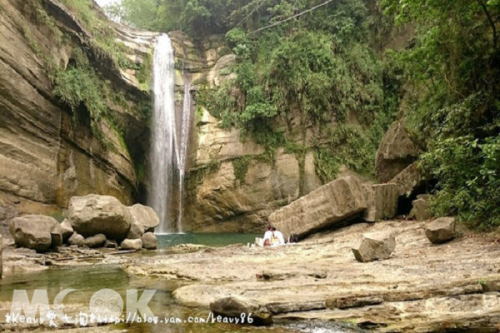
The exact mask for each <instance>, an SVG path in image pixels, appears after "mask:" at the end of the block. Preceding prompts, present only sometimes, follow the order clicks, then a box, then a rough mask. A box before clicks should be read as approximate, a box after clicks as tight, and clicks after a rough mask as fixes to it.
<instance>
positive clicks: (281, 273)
mask: <svg viewBox="0 0 500 333" xmlns="http://www.w3.org/2000/svg"><path fill="white" fill-rule="evenodd" d="M425 227H426V224H425V223H424V222H415V221H412V222H401V221H386V222H380V223H377V224H372V223H360V224H355V225H352V226H349V227H347V228H344V229H342V230H338V231H335V232H330V233H323V234H321V235H315V236H314V237H312V238H311V239H308V240H306V241H303V242H300V243H298V244H295V245H287V246H281V247H275V248H248V247H246V246H243V245H242V246H230V247H223V248H205V249H203V248H200V249H199V250H198V251H196V252H191V253H177V254H176V253H169V254H165V255H163V254H159V255H157V256H155V257H154V258H152V259H151V260H149V261H148V262H141V261H131V262H127V261H122V265H123V267H124V268H125V270H126V271H127V272H129V273H131V274H135V275H144V276H156V277H158V278H163V279H170V280H173V281H179V283H180V285H182V286H181V287H180V288H178V289H176V290H175V291H174V293H173V295H174V297H175V299H176V301H177V302H178V303H179V304H181V305H184V306H192V307H202V308H206V309H208V308H210V307H211V305H210V304H213V303H214V302H217V301H218V300H221V299H225V298H227V297H240V298H243V299H246V300H252V306H253V307H257V308H259V309H266V310H265V311H269V313H270V314H272V318H273V322H274V323H280V322H287V321H290V320H322V321H336V322H339V323H341V322H349V323H351V324H353V325H355V326H357V327H359V328H361V329H374V330H376V331H380V332H405V331H407V332H410V331H411V332H415V331H418V332H433V331H440V330H442V329H443V327H446V328H447V329H448V330H449V331H453V330H454V329H459V328H462V329H463V328H467V329H469V331H477V330H487V331H488V330H489V331H497V330H498V327H499V325H500V293H499V291H500V269H499V267H500V247H498V244H496V243H495V242H494V240H493V239H489V238H487V237H477V236H472V235H471V236H468V235H467V234H464V235H463V236H462V237H460V238H457V239H455V241H454V242H451V243H446V244H443V245H440V246H439V248H437V247H436V246H435V245H433V244H432V243H430V242H429V241H428V239H427V237H426V235H425ZM382 231H383V232H389V233H393V234H394V236H395V239H396V241H397V246H396V248H395V250H394V251H393V252H392V254H391V257H390V258H389V259H387V260H383V261H373V262H367V263H360V262H358V261H356V259H355V258H354V256H353V254H352V251H351V248H352V247H354V246H355V245H356V243H357V242H359V240H360V239H361V237H362V235H363V234H369V233H376V232H382ZM436 249H439V250H436ZM228 263H231V264H228Z"/></svg>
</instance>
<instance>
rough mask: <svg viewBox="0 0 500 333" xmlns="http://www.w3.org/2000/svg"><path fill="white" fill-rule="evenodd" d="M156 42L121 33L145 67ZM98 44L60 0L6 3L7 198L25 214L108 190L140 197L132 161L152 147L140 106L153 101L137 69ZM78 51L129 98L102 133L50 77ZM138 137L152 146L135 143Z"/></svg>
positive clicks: (0, 13)
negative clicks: (116, 59)
mask: <svg viewBox="0 0 500 333" xmlns="http://www.w3.org/2000/svg"><path fill="white" fill-rule="evenodd" d="M154 36H155V34H144V33H142V34H141V33H139V32H134V31H131V30H126V29H122V30H120V31H118V33H117V35H116V37H117V38H120V39H121V40H122V41H121V43H122V44H126V45H127V46H128V47H125V48H124V49H126V51H124V52H125V53H126V56H127V57H128V58H129V59H130V60H131V61H132V62H136V63H140V62H141V61H142V55H143V54H146V53H148V52H151V50H150V49H151V43H152V39H153V38H154ZM92 39H93V36H92V34H91V33H90V32H89V31H87V30H86V29H85V27H84V26H83V25H82V24H81V22H80V21H79V20H78V19H77V18H76V16H75V15H74V13H72V12H71V11H70V10H69V9H68V8H66V7H65V6H64V5H63V3H60V2H59V1H56V0H54V1H52V0H50V1H49V0H43V1H41V0H40V1H35V2H33V3H31V2H27V1H19V0H0V110H1V116H0V201H2V200H3V201H4V204H6V205H7V204H15V205H17V206H16V207H17V208H18V209H17V210H18V211H19V212H49V211H51V210H57V209H58V207H66V206H67V203H68V201H69V198H70V197H71V196H73V195H84V194H88V193H99V194H109V195H113V196H115V197H117V198H118V199H120V200H121V201H122V202H123V203H126V204H130V203H132V202H133V201H134V199H135V198H136V197H137V196H138V188H139V181H138V177H137V173H136V170H135V169H134V163H133V157H141V156H143V151H144V150H145V149H147V141H148V140H147V139H148V133H147V132H148V129H147V122H146V121H145V120H144V119H143V118H141V115H140V114H139V112H138V111H137V109H138V108H139V107H141V105H142V103H147V102H149V100H150V97H149V94H148V93H145V92H143V91H141V90H140V89H139V84H138V82H137V80H136V79H135V74H136V73H135V72H134V71H133V70H125V69H121V68H119V67H118V66H117V65H116V64H115V62H113V61H112V59H110V57H109V55H107V54H104V53H99V52H98V49H96V48H94V47H93V44H92ZM78 49H79V50H80V51H82V52H83V53H84V54H85V55H86V56H87V57H88V59H89V61H90V62H91V66H92V67H93V68H95V69H97V73H98V74H97V75H98V76H99V78H100V79H101V80H102V81H103V82H104V87H106V88H107V89H109V91H110V95H111V94H113V96H119V97H120V98H119V100H120V101H121V102H120V103H118V102H117V101H116V100H112V99H107V100H106V101H105V103H106V106H107V108H109V110H110V114H112V115H113V121H109V119H106V118H103V119H101V120H100V122H99V125H98V130H99V132H100V133H101V135H100V136H101V137H97V136H96V135H95V133H92V130H91V128H90V126H89V124H88V119H87V121H86V120H85V119H83V120H81V121H75V111H74V110H72V109H71V108H70V107H69V105H68V104H67V103H65V102H64V101H62V100H61V98H58V97H56V96H55V94H54V78H53V77H51V71H52V70H53V69H54V68H57V69H59V70H64V69H66V68H67V67H68V65H69V64H70V63H71V62H72V61H73V59H72V57H73V55H74V53H75V50H78ZM86 108H87V105H85V103H82V104H81V105H79V106H78V111H80V110H82V113H83V114H85V109H86ZM120 127H121V129H120V130H119V128H120ZM140 139H145V140H140ZM138 140H140V141H144V142H145V146H143V147H142V148H140V147H141V146H140V145H138V144H132V143H134V142H137V141H138ZM133 146H134V147H133ZM127 147H131V149H128V148H127ZM131 155H135V156H131Z"/></svg>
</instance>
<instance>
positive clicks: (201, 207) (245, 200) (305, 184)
mask: <svg viewBox="0 0 500 333" xmlns="http://www.w3.org/2000/svg"><path fill="white" fill-rule="evenodd" d="M169 36H170V38H171V40H172V43H173V46H174V49H175V57H176V63H177V64H176V67H177V71H176V82H175V83H176V92H177V93H176V103H177V104H176V105H177V112H179V109H180V107H181V104H182V99H183V97H184V94H185V93H186V92H185V91H184V89H185V86H184V83H185V82H190V83H191V89H192V91H190V93H192V94H193V95H194V97H195V99H194V103H193V105H192V109H191V112H192V114H193V117H192V119H193V124H192V128H191V137H190V152H189V158H188V161H187V166H186V191H185V194H184V214H183V230H184V231H195V232H250V231H257V232H260V231H261V229H262V226H264V225H265V224H266V223H267V217H268V216H269V215H270V214H271V213H272V212H273V211H274V210H275V209H277V208H279V207H281V206H283V205H286V204H288V203H290V202H292V201H294V200H295V199H297V198H298V197H299V196H300V195H303V194H306V193H308V192H310V191H312V190H313V189H315V188H317V187H319V186H320V185H321V181H320V180H319V178H318V177H317V176H316V174H315V170H314V156H313V153H312V151H309V152H307V153H306V154H305V155H304V156H296V155H295V154H293V153H288V152H286V151H285V150H284V149H282V148H279V149H278V150H277V151H276V152H275V153H274V154H268V152H266V150H265V148H264V147H263V146H261V145H258V144H257V143H255V142H254V141H253V140H252V139H251V138H249V137H243V136H242V134H241V133H240V131H239V130H238V129H236V128H232V129H229V130H225V129H222V128H221V125H220V122H219V120H218V119H216V118H215V117H213V116H212V115H211V113H210V110H207V109H205V108H202V107H200V106H198V105H196V92H197V91H198V90H200V89H202V88H203V87H206V86H208V87H214V86H218V85H220V84H222V83H223V82H225V80H228V79H230V78H231V75H234V74H229V75H228V74H226V73H227V72H228V69H229V68H230V67H231V66H232V65H233V64H234V62H235V57H234V55H233V54H231V53H230V50H229V49H228V48H227V46H225V43H224V41H223V39H222V38H221V37H212V38H210V39H209V40H206V41H203V42H197V43H195V42H193V41H192V40H190V39H189V38H188V37H187V36H186V35H184V34H183V33H181V32H171V33H169Z"/></svg>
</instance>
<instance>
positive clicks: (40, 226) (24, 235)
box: [10, 215, 62, 251]
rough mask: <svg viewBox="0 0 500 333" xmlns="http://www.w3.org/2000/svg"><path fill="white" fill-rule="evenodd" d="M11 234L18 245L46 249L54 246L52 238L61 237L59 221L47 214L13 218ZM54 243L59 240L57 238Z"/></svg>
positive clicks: (40, 249) (38, 249) (39, 249)
mask: <svg viewBox="0 0 500 333" xmlns="http://www.w3.org/2000/svg"><path fill="white" fill-rule="evenodd" d="M10 234H11V235H12V237H13V238H14V242H15V243H16V245H17V246H20V247H27V248H29V249H33V250H36V251H46V250H48V249H49V248H50V247H51V246H52V238H53V237H54V238H58V237H59V236H58V235H59V234H60V228H59V222H57V220H56V219H54V218H52V217H50V216H45V215H25V216H20V217H16V218H14V219H12V220H11V222H10ZM61 239H62V235H61ZM54 243H55V244H57V243H58V240H57V239H55V240H54Z"/></svg>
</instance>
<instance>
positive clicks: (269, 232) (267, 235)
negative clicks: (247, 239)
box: [262, 226, 273, 246]
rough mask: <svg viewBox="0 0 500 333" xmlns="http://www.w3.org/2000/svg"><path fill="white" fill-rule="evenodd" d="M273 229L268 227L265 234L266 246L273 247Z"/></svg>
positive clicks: (264, 241) (264, 242)
mask: <svg viewBox="0 0 500 333" xmlns="http://www.w3.org/2000/svg"><path fill="white" fill-rule="evenodd" d="M272 229H273V228H272V227H271V226H268V227H267V231H266V232H265V233H264V238H263V239H262V241H263V244H264V246H269V245H271V238H272V237H273V231H272Z"/></svg>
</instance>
